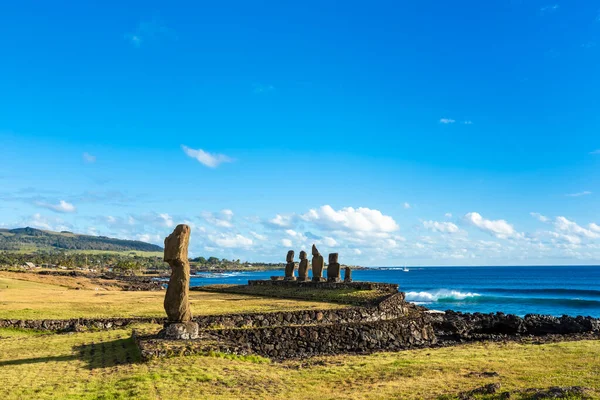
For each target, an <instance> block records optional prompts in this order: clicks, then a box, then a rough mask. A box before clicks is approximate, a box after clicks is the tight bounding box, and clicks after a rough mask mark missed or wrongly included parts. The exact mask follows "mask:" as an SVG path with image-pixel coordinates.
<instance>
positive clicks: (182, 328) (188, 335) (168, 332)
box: [164, 321, 199, 340]
mask: <svg viewBox="0 0 600 400" xmlns="http://www.w3.org/2000/svg"><path fill="white" fill-rule="evenodd" d="M164 336H165V339H173V340H189V339H198V337H199V327H198V324H197V323H195V322H191V321H188V322H175V323H171V324H168V325H167V326H166V327H165V330H164Z"/></svg>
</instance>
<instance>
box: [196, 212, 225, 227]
mask: <svg viewBox="0 0 600 400" xmlns="http://www.w3.org/2000/svg"><path fill="white" fill-rule="evenodd" d="M201 215H202V218H204V219H205V220H206V222H208V223H209V224H211V225H214V226H216V227H220V228H233V223H232V219H233V211H231V210H227V209H225V210H221V212H220V213H219V215H215V214H213V213H211V212H208V211H206V212H203V213H202V214H201Z"/></svg>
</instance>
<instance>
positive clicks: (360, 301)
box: [197, 285, 385, 305]
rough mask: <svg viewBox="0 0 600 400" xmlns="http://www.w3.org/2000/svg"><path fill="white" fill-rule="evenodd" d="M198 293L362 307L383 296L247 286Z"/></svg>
mask: <svg viewBox="0 0 600 400" xmlns="http://www.w3.org/2000/svg"><path fill="white" fill-rule="evenodd" d="M197 290H200V291H207V292H220V293H237V294H248V295H256V296H266V297H275V298H287V299H301V300H313V301H329V302H336V303H347V304H354V305H364V304H368V303H371V304H372V303H374V302H376V301H377V300H379V299H381V298H382V297H384V296H385V294H383V293H381V292H378V291H376V290H356V289H336V290H321V289H315V288H303V287H283V286H247V285H209V286H201V287H199V288H197Z"/></svg>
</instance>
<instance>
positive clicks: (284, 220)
mask: <svg viewBox="0 0 600 400" xmlns="http://www.w3.org/2000/svg"><path fill="white" fill-rule="evenodd" d="M293 220H294V218H293V216H290V215H281V214H277V215H276V216H275V218H272V219H270V220H268V221H267V224H268V225H271V226H273V227H276V228H289V227H291V226H292V224H293Z"/></svg>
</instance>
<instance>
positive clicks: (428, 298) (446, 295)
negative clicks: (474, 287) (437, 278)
mask: <svg viewBox="0 0 600 400" xmlns="http://www.w3.org/2000/svg"><path fill="white" fill-rule="evenodd" d="M478 296H481V295H480V294H479V293H471V292H467V293H464V292H459V291H458V290H446V289H441V290H436V291H435V292H406V300H408V301H412V302H420V303H433V302H437V301H443V300H464V299H466V298H469V297H478Z"/></svg>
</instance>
